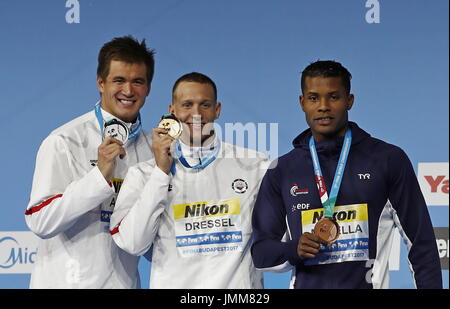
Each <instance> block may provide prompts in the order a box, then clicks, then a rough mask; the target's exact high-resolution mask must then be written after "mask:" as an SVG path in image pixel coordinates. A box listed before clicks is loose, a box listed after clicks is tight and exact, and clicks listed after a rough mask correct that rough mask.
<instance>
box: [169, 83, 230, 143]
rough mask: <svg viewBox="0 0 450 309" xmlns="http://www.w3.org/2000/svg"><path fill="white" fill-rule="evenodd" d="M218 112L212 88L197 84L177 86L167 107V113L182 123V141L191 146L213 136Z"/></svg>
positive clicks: (218, 105)
mask: <svg viewBox="0 0 450 309" xmlns="http://www.w3.org/2000/svg"><path fill="white" fill-rule="evenodd" d="M220 110H221V104H220V103H219V102H217V101H216V99H215V95H214V89H213V87H212V86H211V85H210V84H202V83H197V82H181V83H180V84H178V86H177V88H176V89H175V93H174V95H173V102H172V104H171V105H170V106H169V112H170V113H173V114H174V115H175V116H176V117H177V118H178V119H179V120H180V121H181V122H182V123H183V136H182V138H183V140H184V141H186V142H187V141H189V143H190V144H191V145H193V144H195V145H198V144H200V143H203V142H204V141H205V140H206V139H207V138H208V137H210V136H211V135H212V134H213V127H214V126H213V123H214V120H216V119H217V118H219V116H220ZM186 133H189V136H186Z"/></svg>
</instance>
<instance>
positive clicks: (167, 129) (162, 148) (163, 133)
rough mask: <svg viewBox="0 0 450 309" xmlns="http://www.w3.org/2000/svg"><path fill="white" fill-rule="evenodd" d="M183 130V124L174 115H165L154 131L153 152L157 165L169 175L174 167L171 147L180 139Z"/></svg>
mask: <svg viewBox="0 0 450 309" xmlns="http://www.w3.org/2000/svg"><path fill="white" fill-rule="evenodd" d="M182 130H183V129H182V125H181V122H180V121H179V120H178V119H177V118H176V117H175V115H173V114H166V115H163V116H162V117H161V120H160V122H159V124H158V127H157V128H154V129H153V134H152V139H153V142H152V151H153V154H154V155H155V161H156V165H157V166H158V167H159V169H161V170H162V171H163V172H164V173H166V174H167V175H169V173H170V170H171V168H172V165H173V157H172V154H171V151H170V150H171V146H172V144H173V141H174V140H176V139H177V138H179V137H180V135H181V133H182Z"/></svg>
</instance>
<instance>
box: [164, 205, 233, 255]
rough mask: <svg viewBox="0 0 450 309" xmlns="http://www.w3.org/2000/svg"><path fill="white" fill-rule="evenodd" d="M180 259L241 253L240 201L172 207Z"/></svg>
mask: <svg viewBox="0 0 450 309" xmlns="http://www.w3.org/2000/svg"><path fill="white" fill-rule="evenodd" d="M172 208H173V217H174V221H175V233H176V247H177V249H178V252H179V254H180V255H181V256H183V257H187V256H192V255H198V254H201V255H206V254H218V253H221V252H229V251H236V250H239V251H242V230H241V207H240V200H239V198H232V199H226V200H220V201H201V202H195V203H186V204H178V205H173V206H172Z"/></svg>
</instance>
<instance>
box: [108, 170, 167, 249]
mask: <svg viewBox="0 0 450 309" xmlns="http://www.w3.org/2000/svg"><path fill="white" fill-rule="evenodd" d="M170 179H171V176H169V175H167V174H165V173H164V172H163V171H161V170H160V169H159V168H158V167H155V168H152V170H151V172H150V173H149V174H148V173H146V174H145V173H144V172H143V171H142V170H141V169H140V168H139V167H138V166H135V167H132V168H130V169H129V170H128V173H127V176H126V177H125V180H124V182H123V184H122V186H121V188H120V192H119V196H118V197H117V201H116V206H115V207H114V212H113V214H112V216H111V227H114V228H113V229H112V230H111V231H110V232H111V235H112V237H113V239H114V241H115V243H116V244H117V245H118V246H119V247H120V248H122V249H123V250H125V251H126V252H128V253H130V254H133V255H143V254H145V253H146V252H147V251H148V250H149V249H150V247H151V245H152V243H153V240H154V238H155V236H156V234H157V232H158V228H159V222H160V216H161V214H162V213H163V211H164V209H165V206H166V205H167V197H168V188H169V183H170Z"/></svg>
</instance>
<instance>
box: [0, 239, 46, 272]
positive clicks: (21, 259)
mask: <svg viewBox="0 0 450 309" xmlns="http://www.w3.org/2000/svg"><path fill="white" fill-rule="evenodd" d="M36 253H37V252H36V251H35V250H33V251H31V250H30V251H29V250H28V248H27V247H21V246H20V244H19V242H18V241H17V240H16V239H15V238H13V237H10V236H6V237H3V238H0V272H9V271H8V270H9V269H11V268H14V266H18V267H19V266H25V265H27V264H28V265H30V264H31V265H33V264H34V262H35V256H36Z"/></svg>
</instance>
